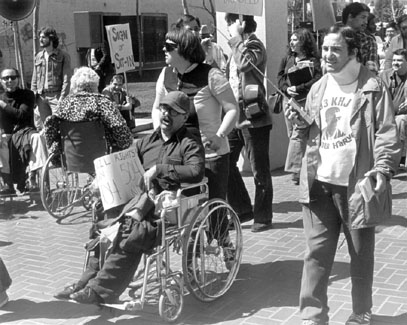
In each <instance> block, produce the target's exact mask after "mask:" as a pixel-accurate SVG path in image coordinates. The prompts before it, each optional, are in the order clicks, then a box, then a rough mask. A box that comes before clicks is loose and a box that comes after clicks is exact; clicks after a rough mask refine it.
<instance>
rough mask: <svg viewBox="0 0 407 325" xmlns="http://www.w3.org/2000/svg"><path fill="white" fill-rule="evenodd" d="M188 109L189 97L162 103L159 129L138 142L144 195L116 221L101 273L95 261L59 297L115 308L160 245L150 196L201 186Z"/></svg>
mask: <svg viewBox="0 0 407 325" xmlns="http://www.w3.org/2000/svg"><path fill="white" fill-rule="evenodd" d="M189 107H190V103H189V99H188V96H187V95H185V94H184V93H182V92H180V91H173V92H170V93H169V94H168V95H167V96H166V97H164V98H163V100H162V101H161V103H160V106H159V111H160V126H159V127H158V128H157V129H156V130H155V131H154V132H153V133H152V134H151V135H149V136H146V137H144V138H142V139H140V141H138V142H137V143H136V147H137V150H138V155H139V158H140V161H141V163H142V164H143V167H144V169H145V170H146V172H145V174H144V175H143V180H144V185H143V186H144V189H145V191H144V193H143V194H142V195H141V196H140V197H139V198H137V199H134V200H132V201H130V203H128V204H127V205H126V207H125V208H124V210H123V212H122V213H121V214H120V215H119V217H118V218H116V219H115V220H117V221H118V222H119V223H120V228H119V231H118V235H117V237H116V239H115V241H114V243H113V248H112V251H111V253H110V255H109V256H108V257H107V259H106V260H105V262H104V264H103V266H102V268H101V269H99V267H98V266H99V263H98V261H97V258H96V257H94V258H93V261H91V263H89V265H88V268H87V270H86V271H85V272H84V273H83V274H82V277H81V279H80V280H79V281H78V282H77V283H75V284H73V285H70V286H68V287H66V288H65V289H64V290H63V291H61V292H59V293H57V294H56V295H55V297H56V298H58V299H69V298H70V299H73V300H75V301H77V302H79V303H85V304H101V303H113V302H115V301H116V300H117V299H118V298H119V296H120V295H121V294H122V292H123V291H124V290H125V289H126V287H127V286H128V285H129V283H130V282H131V280H132V278H133V276H134V273H135V271H136V269H137V267H138V264H139V262H140V259H141V256H142V254H143V252H146V251H149V250H151V249H152V248H153V247H154V246H155V245H156V244H157V241H158V240H157V237H158V236H157V234H158V231H157V229H159V228H160V227H158V225H157V223H156V220H157V217H156V216H154V203H153V201H152V200H151V199H150V198H149V195H148V192H151V191H153V192H154V193H155V194H157V193H159V192H161V191H163V190H170V191H173V190H177V189H178V188H179V187H180V185H181V183H197V182H200V181H201V180H202V178H203V176H204V170H205V153H204V148H203V145H202V142H201V140H200V138H199V137H196V136H195V135H192V134H191V133H190V132H189V131H188V130H187V129H186V128H185V126H184V124H185V121H186V120H187V118H188V114H189ZM126 211H128V212H126ZM95 260H96V261H95Z"/></svg>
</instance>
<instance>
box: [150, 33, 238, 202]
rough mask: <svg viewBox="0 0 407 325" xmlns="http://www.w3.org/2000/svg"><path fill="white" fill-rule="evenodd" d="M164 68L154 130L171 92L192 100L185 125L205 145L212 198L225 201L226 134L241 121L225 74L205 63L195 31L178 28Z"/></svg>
mask: <svg viewBox="0 0 407 325" xmlns="http://www.w3.org/2000/svg"><path fill="white" fill-rule="evenodd" d="M163 51H164V52H165V62H166V63H167V64H168V65H169V66H168V67H165V68H164V69H163V70H162V72H161V74H160V76H159V78H158V81H157V86H156V98H155V102H154V105H153V110H152V118H153V123H154V128H157V127H158V125H159V110H158V107H159V103H160V100H161V99H162V98H163V97H164V96H165V95H166V94H167V93H169V92H171V91H174V90H180V91H183V92H184V93H186V94H187V95H188V96H189V98H190V101H191V109H190V116H189V118H188V120H187V123H186V126H187V127H188V128H190V129H192V130H194V131H195V132H197V133H198V132H199V134H200V136H201V139H202V143H203V145H204V146H205V160H206V164H205V167H206V169H205V176H206V177H207V178H208V186H209V198H222V199H226V192H227V185H228V184H227V182H228V175H229V144H228V139H227V135H228V134H229V132H230V131H231V130H232V129H233V128H234V126H235V123H236V121H237V118H238V110H237V103H236V100H235V97H234V96H233V91H232V89H231V87H230V84H229V82H228V80H227V79H226V77H225V76H224V75H223V73H222V72H221V71H220V70H219V69H217V68H213V67H211V66H210V65H208V64H205V63H203V61H204V60H205V53H204V51H203V49H202V46H201V42H200V39H199V38H198V36H196V35H195V34H194V33H193V32H191V31H189V30H185V29H175V30H173V31H170V32H168V33H167V35H166V41H165V44H164V47H163Z"/></svg>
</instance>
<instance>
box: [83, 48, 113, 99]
mask: <svg viewBox="0 0 407 325" xmlns="http://www.w3.org/2000/svg"><path fill="white" fill-rule="evenodd" d="M86 63H87V65H88V67H89V68H91V69H93V70H94V71H95V72H96V73H97V74H98V76H99V78H100V80H99V87H98V90H99V92H100V93H101V92H102V91H103V89H104V88H105V87H106V80H110V78H111V76H112V74H113V66H112V61H111V58H110V55H109V47H108V44H107V42H106V41H104V42H103V44H101V46H99V47H97V48H90V49H89V50H88V51H87V53H86Z"/></svg>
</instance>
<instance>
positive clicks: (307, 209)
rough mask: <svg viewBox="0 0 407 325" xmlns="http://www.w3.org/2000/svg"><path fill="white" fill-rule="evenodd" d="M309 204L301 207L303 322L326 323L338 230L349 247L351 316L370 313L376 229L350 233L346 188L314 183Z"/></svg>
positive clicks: (351, 230) (352, 230)
mask: <svg viewBox="0 0 407 325" xmlns="http://www.w3.org/2000/svg"><path fill="white" fill-rule="evenodd" d="M310 200H311V201H310V203H309V204H304V205H303V218H304V232H305V239H306V244H307V251H306V254H305V258H304V269H303V274H302V283H301V293H300V310H301V317H302V319H311V320H314V321H317V322H326V321H328V320H329V317H328V310H329V308H328V295H327V291H328V283H329V275H330V273H331V270H332V265H333V262H334V258H335V252H336V248H337V245H338V239H339V234H340V232H341V226H342V227H343V232H344V234H345V238H346V241H347V243H348V250H349V255H350V275H351V280H352V308H353V312H355V313H357V314H361V313H364V312H369V311H371V308H372V304H373V303H372V286H373V266H374V245H375V229H374V227H371V228H362V229H349V227H348V224H349V220H348V219H349V214H348V203H347V202H348V201H347V187H345V186H338V185H332V184H328V183H323V182H319V181H317V180H315V181H314V183H313V185H312V188H311V192H310Z"/></svg>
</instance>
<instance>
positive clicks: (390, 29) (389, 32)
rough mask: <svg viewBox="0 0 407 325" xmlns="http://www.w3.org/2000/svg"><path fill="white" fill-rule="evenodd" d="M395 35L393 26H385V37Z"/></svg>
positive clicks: (389, 37)
mask: <svg viewBox="0 0 407 325" xmlns="http://www.w3.org/2000/svg"><path fill="white" fill-rule="evenodd" d="M395 35H396V30H395V29H394V28H393V27H387V28H386V38H387V39H392V38H393V37H394V36H395Z"/></svg>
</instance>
